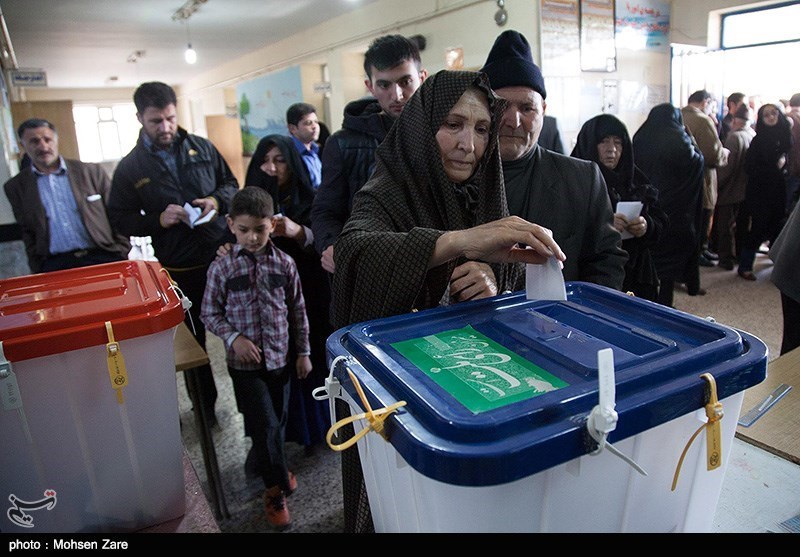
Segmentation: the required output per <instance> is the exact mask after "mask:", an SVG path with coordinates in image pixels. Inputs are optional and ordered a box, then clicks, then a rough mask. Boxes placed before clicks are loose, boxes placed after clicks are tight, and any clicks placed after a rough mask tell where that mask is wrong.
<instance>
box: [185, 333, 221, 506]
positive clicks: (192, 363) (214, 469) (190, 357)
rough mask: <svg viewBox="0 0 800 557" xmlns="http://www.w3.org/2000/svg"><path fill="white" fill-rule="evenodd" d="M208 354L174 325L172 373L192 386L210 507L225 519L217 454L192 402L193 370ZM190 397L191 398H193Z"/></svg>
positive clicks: (199, 407) (195, 382)
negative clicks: (175, 372)
mask: <svg viewBox="0 0 800 557" xmlns="http://www.w3.org/2000/svg"><path fill="white" fill-rule="evenodd" d="M208 362H209V360H208V354H206V351H205V350H203V347H202V346H200V343H198V342H197V339H195V338H194V335H192V333H191V331H190V330H189V328H188V327H187V326H186V323H181V324H180V325H178V328H177V330H176V331H175V371H178V372H181V371H182V372H184V373H185V374H186V377H187V379H188V380H189V381H190V382H191V383H192V389H189V396H190V397H191V398H192V411H193V412H194V417H195V422H196V423H197V426H198V429H199V430H200V447H201V448H202V452H203V464H204V466H205V469H206V478H208V486H209V491H210V492H211V503H212V504H213V506H214V516H215V517H216V518H217V519H218V520H219V519H220V518H229V517H230V514H229V513H228V505H227V504H226V502H225V492H224V491H223V490H222V478H221V477H220V473H219V464H218V462H217V451H216V449H215V448H214V438H213V437H212V436H211V430H210V428H209V427H208V416H206V415H205V409H204V408H203V405H202V404H201V403H200V401H199V400H196V397H197V393H199V392H200V385H199V381H198V380H197V374H195V373H194V368H196V367H197V366H201V365H203V364H207V363H208ZM193 393H194V394H193Z"/></svg>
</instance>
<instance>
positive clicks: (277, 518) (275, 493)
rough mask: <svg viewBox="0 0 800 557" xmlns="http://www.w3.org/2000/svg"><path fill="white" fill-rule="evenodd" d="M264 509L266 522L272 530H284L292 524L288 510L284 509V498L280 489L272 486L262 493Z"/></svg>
mask: <svg viewBox="0 0 800 557" xmlns="http://www.w3.org/2000/svg"><path fill="white" fill-rule="evenodd" d="M264 509H265V511H266V514H267V522H268V523H269V525H270V526H272V527H273V528H277V529H278V530H285V529H286V528H288V527H289V526H291V524H292V519H291V517H290V516H289V509H287V508H286V497H285V496H284V495H283V491H281V488H280V487H278V486H277V485H276V486H272V487H271V488H269V489H268V490H267V491H266V492H265V493H264Z"/></svg>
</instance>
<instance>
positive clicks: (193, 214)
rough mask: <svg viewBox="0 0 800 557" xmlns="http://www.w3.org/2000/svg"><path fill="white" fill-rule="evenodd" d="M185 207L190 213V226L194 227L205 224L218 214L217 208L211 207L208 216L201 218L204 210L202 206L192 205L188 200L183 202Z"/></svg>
mask: <svg viewBox="0 0 800 557" xmlns="http://www.w3.org/2000/svg"><path fill="white" fill-rule="evenodd" d="M183 208H184V209H186V213H187V214H188V215H189V227H190V228H194V227H195V226H198V225H200V224H205V223H207V222H208V221H210V220H211V219H213V218H214V216H215V215H216V214H217V210H216V209H211V210H210V211H209V212H208V214H207V215H206V216H204V217H203V218H200V215H201V214H202V212H203V210H202V209H200V207H195V206H194V205H190V204H189V203H188V202H187V203H184V204H183Z"/></svg>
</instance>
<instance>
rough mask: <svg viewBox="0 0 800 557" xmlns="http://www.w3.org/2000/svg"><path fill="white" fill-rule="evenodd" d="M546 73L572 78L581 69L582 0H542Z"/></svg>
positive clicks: (543, 48) (543, 68)
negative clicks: (580, 4) (579, 2)
mask: <svg viewBox="0 0 800 557" xmlns="http://www.w3.org/2000/svg"><path fill="white" fill-rule="evenodd" d="M541 2H542V3H541V9H540V14H541V17H542V25H541V41H542V44H541V49H540V52H541V53H542V60H541V66H542V73H543V74H544V75H545V76H546V77H547V78H550V77H554V76H564V77H570V76H574V75H576V74H577V73H578V72H579V71H580V44H581V43H580V34H579V13H578V0H541Z"/></svg>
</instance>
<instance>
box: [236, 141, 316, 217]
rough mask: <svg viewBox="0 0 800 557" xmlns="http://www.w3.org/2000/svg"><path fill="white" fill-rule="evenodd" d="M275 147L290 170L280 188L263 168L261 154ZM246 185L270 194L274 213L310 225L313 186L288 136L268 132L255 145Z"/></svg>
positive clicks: (275, 179) (274, 178)
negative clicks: (282, 187) (287, 183)
mask: <svg viewBox="0 0 800 557" xmlns="http://www.w3.org/2000/svg"><path fill="white" fill-rule="evenodd" d="M274 146H277V147H278V149H280V151H281V154H282V155H283V157H284V159H286V162H287V164H288V165H289V169H290V170H291V179H290V181H289V185H288V186H287V187H285V188H284V189H283V190H280V189H279V187H278V178H277V177H274V176H270V175H269V174H267V173H266V172H264V171H263V170H261V165H262V164H264V157H265V156H266V154H267V153H268V152H269V150H270V149H272V148H273V147H274ZM244 185H245V186H256V187H260V188H262V189H265V190H267V191H268V192H269V194H270V195H271V196H272V199H273V201H274V203H275V212H276V213H282V214H283V215H285V216H287V217H289V218H290V219H292V220H293V221H294V222H296V223H297V224H302V225H305V226H310V225H311V204H312V202H313V201H314V188H313V187H312V186H311V178H310V177H309V175H308V170H307V169H306V165H305V163H304V162H303V159H302V158H301V157H300V152H299V151H298V150H297V147H295V145H294V141H293V140H292V138H291V137H288V136H285V135H268V136H265V137H263V138H262V139H261V141H259V142H258V146H256V150H255V153H253V158H252V159H250V164H249V165H248V167H247V175H246V176H245V181H244Z"/></svg>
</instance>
